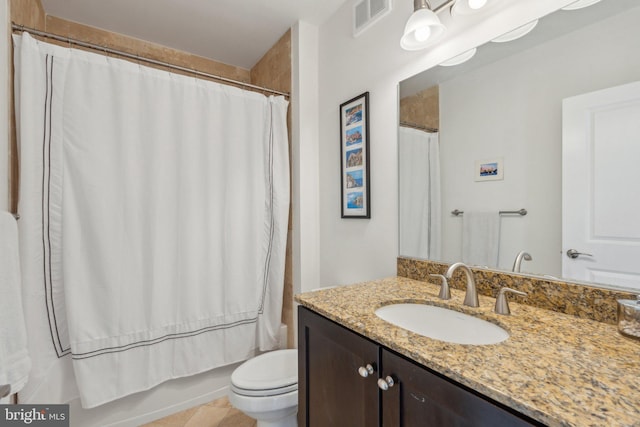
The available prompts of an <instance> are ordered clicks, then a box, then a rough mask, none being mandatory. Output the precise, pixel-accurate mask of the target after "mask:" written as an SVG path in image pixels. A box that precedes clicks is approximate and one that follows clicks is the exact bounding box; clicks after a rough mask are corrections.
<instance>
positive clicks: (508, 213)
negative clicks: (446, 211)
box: [451, 208, 527, 216]
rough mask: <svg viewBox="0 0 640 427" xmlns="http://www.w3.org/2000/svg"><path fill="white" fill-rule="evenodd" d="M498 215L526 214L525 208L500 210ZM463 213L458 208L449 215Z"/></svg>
mask: <svg viewBox="0 0 640 427" xmlns="http://www.w3.org/2000/svg"><path fill="white" fill-rule="evenodd" d="M498 213H499V214H500V215H522V216H525V215H526V214H527V210H526V209H524V208H523V209H520V210H517V211H500V212H498ZM462 214H464V211H460V210H458V209H456V210H453V211H451V215H454V216H460V215H462Z"/></svg>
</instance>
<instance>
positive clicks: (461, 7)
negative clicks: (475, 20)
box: [451, 0, 491, 15]
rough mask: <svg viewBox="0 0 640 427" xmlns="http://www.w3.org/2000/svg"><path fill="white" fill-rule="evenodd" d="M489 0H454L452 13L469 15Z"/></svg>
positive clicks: (480, 8)
mask: <svg viewBox="0 0 640 427" xmlns="http://www.w3.org/2000/svg"><path fill="white" fill-rule="evenodd" d="M489 3H491V0H456V2H455V3H454V4H453V7H451V14H452V15H471V14H472V13H478V12H480V11H481V10H482V9H483V8H485V7H486V6H487V5H488V4H489Z"/></svg>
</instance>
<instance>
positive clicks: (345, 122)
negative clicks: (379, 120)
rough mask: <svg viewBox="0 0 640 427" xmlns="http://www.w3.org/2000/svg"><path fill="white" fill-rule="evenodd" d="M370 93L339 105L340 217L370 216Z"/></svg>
mask: <svg viewBox="0 0 640 427" xmlns="http://www.w3.org/2000/svg"><path fill="white" fill-rule="evenodd" d="M369 176H370V170H369V92H365V93H363V94H361V95H358V96H356V97H355V98H352V99H350V100H348V101H346V102H344V103H342V104H340V205H341V209H340V210H341V217H342V218H371V184H370V180H369Z"/></svg>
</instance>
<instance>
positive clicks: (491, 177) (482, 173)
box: [474, 157, 504, 181]
mask: <svg viewBox="0 0 640 427" xmlns="http://www.w3.org/2000/svg"><path fill="white" fill-rule="evenodd" d="M474 179H475V180H476V181H499V180H502V179H504V161H503V158H502V157H495V158H493V159H487V160H476V164H475V169H474Z"/></svg>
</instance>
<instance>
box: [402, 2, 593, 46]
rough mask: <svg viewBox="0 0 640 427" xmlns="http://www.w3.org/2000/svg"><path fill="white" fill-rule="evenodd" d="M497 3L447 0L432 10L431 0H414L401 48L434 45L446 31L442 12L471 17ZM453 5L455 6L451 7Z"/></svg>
mask: <svg viewBox="0 0 640 427" xmlns="http://www.w3.org/2000/svg"><path fill="white" fill-rule="evenodd" d="M495 1H496V0H446V1H445V2H444V3H443V4H441V5H440V6H438V7H437V8H436V9H431V5H430V4H429V0H413V13H412V14H411V16H410V17H409V20H408V21H407V24H406V25H405V27H404V35H403V36H402V39H401V40H400V46H402V48H403V49H404V50H420V49H424V48H425V47H427V46H429V45H430V44H432V43H433V41H434V40H436V39H437V38H438V37H440V36H441V35H442V34H443V33H444V31H445V30H446V27H445V26H444V25H443V24H442V22H440V18H438V15H437V14H438V13H439V12H440V11H442V10H449V9H450V13H451V14H452V15H470V14H472V13H476V12H478V11H480V10H481V9H483V8H484V7H485V6H487V5H488V4H490V3H492V2H495ZM589 1H593V0H589ZM452 4H453V6H451V5H452Z"/></svg>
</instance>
